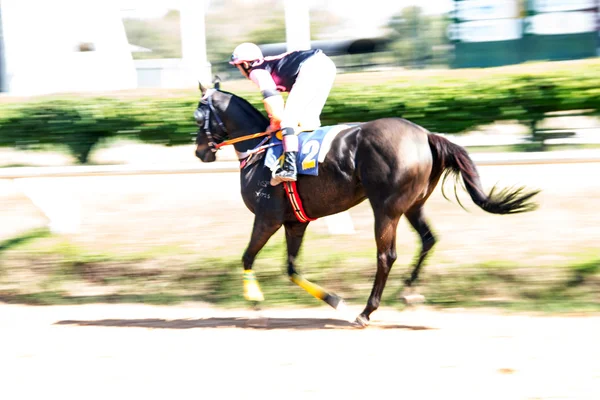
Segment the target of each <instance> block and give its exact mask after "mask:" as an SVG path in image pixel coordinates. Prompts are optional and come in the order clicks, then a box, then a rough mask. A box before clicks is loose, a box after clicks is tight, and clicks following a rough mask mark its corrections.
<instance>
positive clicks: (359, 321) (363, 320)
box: [354, 315, 369, 328]
mask: <svg viewBox="0 0 600 400" xmlns="http://www.w3.org/2000/svg"><path fill="white" fill-rule="evenodd" d="M354 325H355V326H356V327H357V328H366V327H367V326H369V320H368V319H367V317H365V316H363V315H359V316H358V317H356V319H355V320H354Z"/></svg>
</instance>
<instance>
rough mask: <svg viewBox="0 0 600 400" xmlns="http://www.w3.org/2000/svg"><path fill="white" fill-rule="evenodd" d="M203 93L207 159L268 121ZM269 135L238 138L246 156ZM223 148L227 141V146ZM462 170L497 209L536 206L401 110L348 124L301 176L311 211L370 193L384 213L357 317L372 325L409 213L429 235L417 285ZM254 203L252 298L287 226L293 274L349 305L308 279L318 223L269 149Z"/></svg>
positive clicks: (249, 254) (247, 170) (245, 193)
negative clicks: (289, 191) (266, 253)
mask: <svg viewBox="0 0 600 400" xmlns="http://www.w3.org/2000/svg"><path fill="white" fill-rule="evenodd" d="M201 90H202V94H203V97H202V100H201V101H200V103H199V104H198V109H197V110H196V113H195V117H196V121H197V123H198V126H199V130H198V133H197V137H196V145H197V148H196V156H197V157H198V158H200V159H201V160H202V161H204V162H212V161H215V151H216V150H215V146H216V145H217V144H219V143H221V142H223V141H224V140H227V139H234V138H239V137H242V136H245V135H249V134H253V133H258V132H263V131H264V130H265V129H266V128H267V126H268V124H269V123H268V120H267V119H266V118H265V117H264V115H263V114H261V113H260V112H259V111H258V110H257V109H256V108H254V107H253V106H252V105H251V104H250V103H248V102H247V101H246V100H244V99H242V98H240V97H238V96H235V95H234V94H231V93H227V92H223V91H220V90H218V89H217V90H215V89H208V90H207V89H205V88H202V87H201ZM260 141H261V138H256V139H252V140H246V141H242V142H238V143H236V144H235V149H236V152H237V154H238V156H239V157H240V159H244V158H246V157H247V155H248V151H249V150H251V149H253V148H255V147H256V146H257V145H259V144H260ZM217 147H218V146H217ZM459 174H460V175H461V176H462V179H463V182H464V186H465V188H466V190H467V192H468V193H469V195H470V196H471V199H472V200H473V202H474V203H475V204H477V205H478V206H479V207H481V208H482V209H483V210H485V211H487V212H490V213H494V214H513V213H520V212H526V211H531V210H533V209H534V208H535V207H536V204H535V203H534V202H532V201H531V198H532V197H533V196H534V195H535V194H537V193H538V192H537V191H526V190H525V189H524V188H518V189H509V190H502V191H496V190H495V189H492V190H491V192H490V193H489V194H486V193H485V192H484V191H483V188H482V186H481V183H480V180H479V175H478V173H477V169H476V167H475V164H473V161H472V160H471V159H470V157H469V155H468V154H467V152H466V150H465V149H464V148H462V147H460V146H458V145H456V144H453V143H452V142H450V141H448V140H447V139H445V138H444V137H442V136H439V135H435V134H433V133H430V132H428V131H427V130H426V129H424V128H422V127H420V126H418V125H416V124H413V123H411V122H409V121H407V120H405V119H401V118H383V119H378V120H375V121H370V122H365V123H361V124H358V125H356V126H353V127H350V128H348V129H345V130H343V131H341V132H340V133H339V134H338V135H337V136H336V138H335V139H334V140H333V142H332V145H331V149H330V150H329V152H328V153H327V156H326V158H325V160H324V161H323V162H322V163H321V164H319V175H318V176H308V175H301V176H299V178H298V182H297V188H298V192H299V194H300V197H301V199H302V202H303V203H304V209H305V211H306V214H307V215H308V216H309V217H311V218H320V217H325V216H327V215H332V214H336V213H339V212H342V211H345V210H348V209H349V208H351V207H354V206H355V205H357V204H359V203H360V202H362V201H364V200H365V199H369V202H370V203H371V207H372V208H373V213H374V215H375V241H376V244H377V273H376V276H375V282H374V284H373V289H372V291H371V295H370V296H369V300H368V302H367V305H366V307H365V309H364V311H363V312H362V313H361V314H360V315H359V316H358V317H357V319H356V322H357V323H358V324H360V325H363V326H364V325H366V324H368V322H369V317H370V315H371V313H372V312H373V311H375V310H376V309H377V308H378V307H379V303H380V299H381V295H382V293H383V289H384V287H385V284H386V280H387V277H388V274H389V272H390V269H391V268H392V265H393V264H394V261H396V228H397V226H398V221H399V220H400V217H401V216H402V215H405V216H406V218H407V219H408V221H409V222H410V224H411V225H412V227H413V228H414V229H415V230H416V231H417V233H418V234H419V235H420V237H421V240H422V248H421V251H420V253H419V256H418V258H417V261H416V263H415V265H414V267H413V270H412V273H411V275H410V277H409V278H408V279H407V280H406V282H405V283H406V285H407V286H409V287H410V286H411V285H413V283H414V282H415V281H416V279H417V278H418V275H419V270H420V268H421V266H422V264H423V261H424V260H425V258H426V256H427V253H428V252H429V251H430V250H431V248H432V247H433V245H434V244H435V237H434V236H433V234H432V233H431V230H430V228H429V226H428V224H427V222H426V220H425V217H424V214H423V205H424V204H425V202H426V201H427V199H428V198H429V196H430V195H431V193H432V192H433V190H434V189H435V187H436V185H437V183H438V181H439V180H440V178H441V177H442V175H445V176H446V177H447V176H448V175H450V176H451V177H453V178H458V175H459ZM240 178H241V192H242V198H243V200H244V203H245V204H246V206H247V207H248V209H249V210H250V211H251V212H253V213H254V215H255V218H254V226H253V229H252V236H251V238H250V243H249V245H248V247H247V249H246V251H245V252H244V255H243V258H242V261H243V267H244V274H245V275H244V278H245V279H244V288H245V295H246V298H247V299H249V300H261V299H262V293H261V292H260V289H259V287H258V285H257V283H256V278H255V276H254V273H253V271H252V264H253V263H254V260H255V258H256V256H257V254H258V252H259V251H260V250H261V249H262V248H263V246H264V245H265V244H266V243H267V241H268V240H269V238H270V237H271V236H272V235H273V234H274V233H275V232H276V231H277V230H278V229H279V228H280V227H281V226H282V225H283V226H284V228H285V237H286V241H287V253H288V256H287V270H288V274H289V276H290V279H291V280H292V281H293V282H295V283H297V284H298V285H300V286H301V287H303V288H304V289H305V290H307V291H308V292H309V293H311V294H312V295H314V296H315V297H317V298H320V299H321V300H323V301H325V302H327V303H328V304H329V305H331V306H332V307H334V308H339V307H340V306H341V305H343V301H342V300H341V299H340V298H339V297H338V296H336V295H334V294H330V293H327V292H326V291H325V290H323V289H322V288H320V287H318V286H317V285H314V284H312V283H310V282H308V281H307V280H305V279H304V278H302V277H301V276H300V275H299V274H298V273H297V271H296V266H295V260H296V256H297V255H298V252H299V250H300V245H301V244H302V238H303V237H304V233H305V232H306V228H307V226H308V223H302V222H299V221H298V219H297V218H296V216H295V215H294V213H293V210H292V207H291V205H290V202H289V201H288V199H287V197H286V193H285V191H284V188H283V187H282V185H278V186H271V185H269V181H270V179H271V171H270V170H269V169H268V168H267V167H265V166H264V163H263V160H262V157H261V156H257V157H254V160H253V161H251V162H249V163H248V164H247V165H245V166H244V167H243V168H242V169H241V170H240Z"/></svg>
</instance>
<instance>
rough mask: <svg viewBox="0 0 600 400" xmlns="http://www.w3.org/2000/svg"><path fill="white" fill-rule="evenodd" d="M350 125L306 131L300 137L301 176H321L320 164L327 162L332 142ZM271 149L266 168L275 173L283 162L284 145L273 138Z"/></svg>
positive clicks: (298, 166) (268, 152)
mask: <svg viewBox="0 0 600 400" xmlns="http://www.w3.org/2000/svg"><path fill="white" fill-rule="evenodd" d="M349 127H350V125H344V124H343V125H332V126H323V127H320V128H318V129H315V130H314V131H304V132H301V133H300V134H299V135H298V156H297V157H296V166H297V168H298V174H299V175H313V176H317V175H318V174H319V163H321V162H323V160H325V156H327V153H328V152H329V149H330V148H331V142H333V139H335V137H336V136H337V134H338V133H340V132H341V131H342V130H344V129H346V128H349ZM270 143H271V147H269V149H268V150H267V154H266V156H265V161H264V162H265V166H266V167H267V168H269V169H270V170H271V171H275V170H276V169H277V168H278V167H279V165H280V163H281V162H282V160H283V143H282V141H281V139H279V138H277V137H276V136H273V137H272V138H271V142H270Z"/></svg>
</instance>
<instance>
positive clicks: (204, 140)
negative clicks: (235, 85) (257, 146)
mask: <svg viewBox="0 0 600 400" xmlns="http://www.w3.org/2000/svg"><path fill="white" fill-rule="evenodd" d="M219 89H220V88H219V82H218V81H217V82H216V83H215V85H214V87H213V88H211V89H209V88H206V87H204V86H203V85H202V84H200V91H201V92H202V98H201V99H200V102H199V103H198V107H197V108H196V111H195V112H194V118H195V119H196V123H197V124H198V132H197V134H196V157H198V158H199V159H200V160H202V161H203V162H213V161H215V160H216V152H217V149H218V147H219V146H218V145H219V144H220V143H222V142H223V141H225V140H228V139H235V138H236V137H239V136H243V135H245V134H250V133H256V132H261V131H264V130H265V129H266V127H267V126H268V125H269V120H268V119H267V118H265V116H264V115H263V114H262V113H261V112H260V111H258V110H257V109H256V108H254V106H252V105H251V104H250V103H248V102H247V101H246V100H244V99H242V98H241V97H238V96H236V95H234V94H232V93H229V92H223V91H221V90H219ZM252 144H253V141H251V140H249V141H247V142H244V143H240V144H236V150H239V151H245V150H246V149H247V148H248V146H250V148H251V146H252ZM238 146H239V148H238Z"/></svg>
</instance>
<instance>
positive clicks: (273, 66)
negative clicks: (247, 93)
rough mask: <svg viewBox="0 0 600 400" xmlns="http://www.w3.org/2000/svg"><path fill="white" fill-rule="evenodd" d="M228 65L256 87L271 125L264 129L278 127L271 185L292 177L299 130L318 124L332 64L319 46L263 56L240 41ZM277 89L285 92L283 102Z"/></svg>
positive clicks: (294, 176)
mask: <svg viewBox="0 0 600 400" xmlns="http://www.w3.org/2000/svg"><path fill="white" fill-rule="evenodd" d="M229 63H230V64H232V65H235V66H237V67H238V69H239V70H240V72H241V73H242V74H243V75H244V76H245V77H246V78H248V79H250V80H252V81H253V82H254V83H255V84H256V85H257V86H258V88H259V89H260V91H261V93H262V96H263V102H264V105H265V109H266V111H267V113H268V114H269V118H270V120H271V124H270V125H269V128H268V131H270V132H276V131H278V130H280V129H281V132H282V136H283V149H284V152H285V153H284V154H285V159H284V162H283V167H279V168H278V169H277V170H276V171H275V172H274V173H273V177H272V179H271V185H273V186H275V185H278V184H279V183H281V182H284V181H295V180H296V175H297V171H296V156H297V153H298V137H297V136H296V135H297V134H298V133H300V132H301V131H310V130H314V129H317V128H318V127H319V126H321V120H320V115H321V111H322V110H323V106H324V105H325V101H326V100H327V97H328V96H329V91H330V90H331V87H332V86H333V81H334V79H335V74H336V67H335V64H334V63H333V61H331V59H330V58H329V57H327V56H326V55H325V53H323V51H321V50H319V49H313V50H299V51H291V52H287V53H284V54H280V55H278V56H273V57H263V54H262V51H261V50H260V48H259V47H258V46H257V45H255V44H253V43H242V44H240V45H239V46H237V47H236V48H235V50H234V51H233V54H232V55H231V61H230V62H229ZM280 92H289V95H288V98H287V104H285V105H284V101H283V97H282V96H281V93H280Z"/></svg>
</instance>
